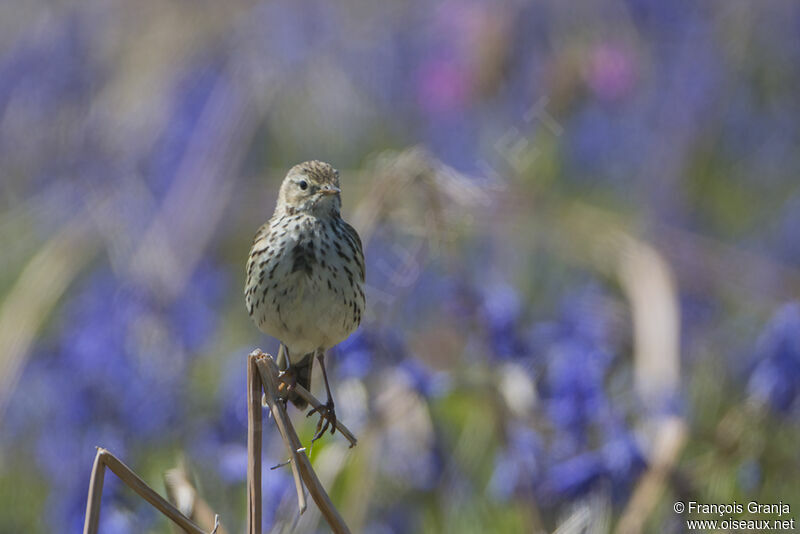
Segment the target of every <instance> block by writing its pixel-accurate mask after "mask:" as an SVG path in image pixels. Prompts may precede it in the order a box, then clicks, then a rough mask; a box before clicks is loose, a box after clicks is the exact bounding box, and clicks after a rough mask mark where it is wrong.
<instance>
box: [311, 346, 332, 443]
mask: <svg viewBox="0 0 800 534" xmlns="http://www.w3.org/2000/svg"><path fill="white" fill-rule="evenodd" d="M317 360H318V361H319V365H320V368H321V369H322V378H323V379H324V380H325V391H326V392H327V394H328V401H327V402H326V403H325V404H324V405H321V406H318V407H316V408H312V409H311V410H310V411H309V412H308V414H306V417H309V416H310V415H311V414H313V413H314V412H319V415H320V417H319V422H318V423H317V432H316V434H314V437H313V438H311V442H312V443H313V442H315V441H316V440H318V439H319V438H321V437H322V435H323V434H325V431H326V430H328V427H329V426H330V428H331V435H333V433H334V432H336V410H334V407H333V395H331V386H330V384H329V383H328V371H327V370H326V369H325V351H323V350H319V351H317ZM323 420H324V424H323Z"/></svg>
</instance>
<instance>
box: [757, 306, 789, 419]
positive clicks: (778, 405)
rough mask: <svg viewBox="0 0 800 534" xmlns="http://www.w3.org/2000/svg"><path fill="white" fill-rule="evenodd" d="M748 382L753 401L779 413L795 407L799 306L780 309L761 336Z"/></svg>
mask: <svg viewBox="0 0 800 534" xmlns="http://www.w3.org/2000/svg"><path fill="white" fill-rule="evenodd" d="M754 357H755V360H756V362H755V364H754V368H753V372H752V374H751V376H750V379H749V381H748V383H747V391H748V393H749V394H750V396H752V397H753V398H755V399H757V400H759V401H762V402H765V403H767V404H768V405H769V406H771V407H772V409H774V410H775V411H777V412H778V413H784V414H785V413H788V412H789V411H791V410H792V409H794V408H795V407H796V403H797V398H798V394H800V303H797V302H791V303H789V304H785V305H784V306H783V307H782V308H780V309H779V310H778V311H777V312H776V313H775V315H774V316H773V317H772V319H770V321H769V323H768V324H767V326H766V327H765V328H764V331H763V332H762V333H761V336H760V337H759V340H758V344H757V346H756V350H755V355H754Z"/></svg>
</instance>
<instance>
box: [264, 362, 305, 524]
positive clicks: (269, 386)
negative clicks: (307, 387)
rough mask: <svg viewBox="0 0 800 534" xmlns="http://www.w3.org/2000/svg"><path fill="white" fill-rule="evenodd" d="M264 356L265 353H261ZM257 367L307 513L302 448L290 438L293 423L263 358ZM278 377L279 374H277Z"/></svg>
mask: <svg viewBox="0 0 800 534" xmlns="http://www.w3.org/2000/svg"><path fill="white" fill-rule="evenodd" d="M261 355H262V356H263V353H261ZM255 361H256V365H257V367H258V369H259V374H260V375H261V383H262V385H263V386H264V390H265V392H266V400H267V404H268V405H269V409H270V411H271V412H272V415H273V419H274V420H275V424H276V425H277V426H278V431H279V432H280V434H281V437H282V438H283V442H284V443H285V444H286V449H287V450H288V451H289V458H290V464H291V466H292V476H293V477H294V485H295V488H296V490H297V506H298V507H299V508H300V513H301V514H302V513H303V512H305V511H306V494H305V492H304V491H303V482H302V480H301V478H300V466H299V465H298V464H299V459H298V458H299V454H298V453H297V450H298V449H299V448H300V447H299V446H298V445H299V440H298V442H297V445H295V443H294V442H293V441H292V440H291V439H290V438H289V432H288V429H289V428H290V427H291V425H292V423H291V421H289V416H288V415H286V410H285V409H284V407H283V403H282V402H280V401H279V400H277V399H278V386H277V383H276V380H275V377H273V376H272V375H271V374H270V373H264V372H263V371H262V369H261V362H262V361H263V358H262V357H259V356H257V357H256V360H255ZM276 369H277V367H276ZM276 377H277V373H276Z"/></svg>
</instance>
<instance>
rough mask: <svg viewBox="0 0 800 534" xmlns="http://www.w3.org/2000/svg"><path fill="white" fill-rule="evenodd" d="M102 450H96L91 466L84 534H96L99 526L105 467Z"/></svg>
mask: <svg viewBox="0 0 800 534" xmlns="http://www.w3.org/2000/svg"><path fill="white" fill-rule="evenodd" d="M102 451H103V449H98V450H97V455H96V456H95V457H94V465H93V466H92V478H91V480H90V481H89V497H88V499H87V500H86V519H85V520H84V523H83V532H84V534H96V533H97V529H98V527H99V525H100V501H101V499H102V498H103V479H104V478H105V474H106V466H105V465H104V464H103V455H102Z"/></svg>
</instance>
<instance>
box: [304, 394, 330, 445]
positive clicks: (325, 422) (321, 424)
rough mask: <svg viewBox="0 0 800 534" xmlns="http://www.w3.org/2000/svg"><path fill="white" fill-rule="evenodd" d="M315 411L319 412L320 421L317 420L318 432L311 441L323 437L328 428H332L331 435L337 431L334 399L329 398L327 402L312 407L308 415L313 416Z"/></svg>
mask: <svg viewBox="0 0 800 534" xmlns="http://www.w3.org/2000/svg"><path fill="white" fill-rule="evenodd" d="M314 413H319V421H318V422H317V429H316V433H315V434H314V437H313V438H311V443H314V442H315V441H317V440H318V439H319V438H321V437H322V436H323V435H324V434H325V432H326V431H327V430H328V428H330V429H331V435H333V433H334V432H336V410H335V409H334V407H333V400H330V399H329V400H328V402H327V403H325V404H320V405H319V406H315V407H314V408H311V410H309V411H308V413H307V414H306V417H311V415H312V414H314Z"/></svg>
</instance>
